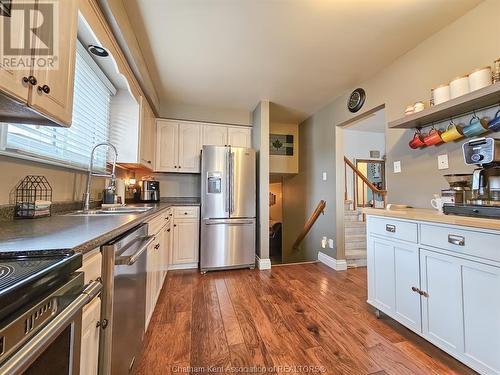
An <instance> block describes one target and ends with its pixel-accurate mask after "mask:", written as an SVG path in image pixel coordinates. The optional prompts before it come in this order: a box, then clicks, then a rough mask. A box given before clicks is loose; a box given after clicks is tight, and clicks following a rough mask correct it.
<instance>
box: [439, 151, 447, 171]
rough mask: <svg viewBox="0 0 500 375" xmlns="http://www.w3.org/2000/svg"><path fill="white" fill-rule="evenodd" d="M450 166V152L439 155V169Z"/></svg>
mask: <svg viewBox="0 0 500 375" xmlns="http://www.w3.org/2000/svg"><path fill="white" fill-rule="evenodd" d="M448 168H449V166H448V154H443V155H438V169H448Z"/></svg>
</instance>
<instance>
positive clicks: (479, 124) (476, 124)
mask: <svg viewBox="0 0 500 375" xmlns="http://www.w3.org/2000/svg"><path fill="white" fill-rule="evenodd" d="M487 131H488V124H487V123H486V121H485V120H482V119H480V118H479V117H477V115H476V113H475V112H474V116H472V118H471V119H470V121H469V125H467V126H466V127H464V128H463V133H464V136H465V137H475V136H477V135H481V134H483V133H486V132H487Z"/></svg>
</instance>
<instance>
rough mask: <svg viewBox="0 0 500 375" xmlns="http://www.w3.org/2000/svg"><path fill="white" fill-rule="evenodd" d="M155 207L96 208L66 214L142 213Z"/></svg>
mask: <svg viewBox="0 0 500 375" xmlns="http://www.w3.org/2000/svg"><path fill="white" fill-rule="evenodd" d="M152 208H153V207H115V208H106V209H102V208H100V209H96V210H89V211H83V210H80V211H74V212H70V213H68V214H66V215H68V216H98V215H130V214H141V213H144V212H147V211H149V210H151V209H152Z"/></svg>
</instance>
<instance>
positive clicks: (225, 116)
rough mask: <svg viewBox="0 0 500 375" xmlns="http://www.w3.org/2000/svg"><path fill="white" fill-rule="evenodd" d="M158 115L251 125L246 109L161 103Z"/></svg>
mask: <svg viewBox="0 0 500 375" xmlns="http://www.w3.org/2000/svg"><path fill="white" fill-rule="evenodd" d="M160 117H162V118H171V119H177V120H189V121H204V122H215V123H220V124H232V125H246V126H248V125H252V113H251V112H250V111H248V110H244V109H243V110H241V109H230V108H213V107H203V106H194V105H187V104H186V105H183V104H173V103H161V107H160Z"/></svg>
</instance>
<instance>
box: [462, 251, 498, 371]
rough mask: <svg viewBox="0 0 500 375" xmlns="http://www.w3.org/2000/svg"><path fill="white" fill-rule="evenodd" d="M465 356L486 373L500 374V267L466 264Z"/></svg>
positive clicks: (464, 268) (464, 278) (464, 282)
mask: <svg viewBox="0 0 500 375" xmlns="http://www.w3.org/2000/svg"><path fill="white" fill-rule="evenodd" d="M462 288H463V304H464V324H463V327H464V338H465V342H464V343H465V348H464V355H465V357H466V358H467V359H468V360H469V361H471V364H473V366H474V368H475V369H476V370H479V372H481V373H484V374H500V267H493V266H489V265H485V264H482V263H477V262H470V261H466V260H463V261H462Z"/></svg>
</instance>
